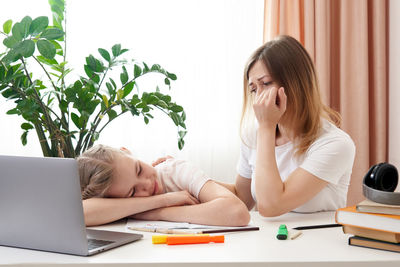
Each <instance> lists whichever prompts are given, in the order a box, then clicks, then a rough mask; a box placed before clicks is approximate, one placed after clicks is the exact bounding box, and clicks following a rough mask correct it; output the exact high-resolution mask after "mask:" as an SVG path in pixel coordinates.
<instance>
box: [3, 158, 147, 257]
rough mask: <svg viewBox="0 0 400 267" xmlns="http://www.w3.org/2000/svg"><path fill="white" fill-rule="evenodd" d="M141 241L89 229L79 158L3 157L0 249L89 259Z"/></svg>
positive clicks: (138, 237) (132, 237)
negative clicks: (82, 195)
mask: <svg viewBox="0 0 400 267" xmlns="http://www.w3.org/2000/svg"><path fill="white" fill-rule="evenodd" d="M142 237H143V235H140V234H133V233H124V232H113V231H102V230H94V229H86V227H85V222H84V216H83V206H82V197H81V191H80V182H79V174H78V166H77V162H76V160H74V159H66V158H46V157H40V158H39V157H37V158H35V157H19V156H1V155H0V245H2V246H10V247H19V248H27V249H35V250H43V251H51V252H59V253H65V254H73V255H81V256H88V255H93V254H97V253H100V252H102V251H105V250H108V249H111V248H115V247H118V246H121V245H124V244H127V243H130V242H133V241H136V240H139V239H141V238H142Z"/></svg>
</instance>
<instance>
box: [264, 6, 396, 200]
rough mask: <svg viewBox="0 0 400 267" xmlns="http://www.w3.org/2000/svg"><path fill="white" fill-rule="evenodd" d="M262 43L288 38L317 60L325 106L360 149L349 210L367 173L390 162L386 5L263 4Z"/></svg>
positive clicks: (358, 195) (358, 198) (349, 195)
mask: <svg viewBox="0 0 400 267" xmlns="http://www.w3.org/2000/svg"><path fill="white" fill-rule="evenodd" d="M264 8H265V10H264V42H266V41H268V40H270V39H272V38H273V37H275V36H276V35H280V34H287V35H291V36H293V37H295V38H296V39H297V40H299V41H300V42H301V43H302V44H303V45H304V47H305V48H306V49H307V51H308V52H309V53H310V55H311V57H312V58H313V60H314V63H315V66H316V71H317V74H318V78H319V83H320V88H321V95H322V98H323V101H324V103H325V104H327V105H329V106H330V107H332V108H333V109H335V110H337V111H339V112H340V113H341V115H342V119H343V120H342V127H341V128H342V129H343V130H344V131H346V132H347V133H348V134H349V135H350V136H351V137H352V139H353V141H354V142H355V145H356V158H355V162H354V167H353V173H352V178H351V183H350V187H349V193H348V199H347V204H348V205H354V204H356V203H358V202H359V201H361V200H362V199H363V198H364V197H363V195H362V180H363V177H364V175H365V173H366V172H367V171H368V169H369V167H370V166H371V165H373V164H376V163H378V162H383V161H387V159H388V71H387V66H388V64H387V62H388V52H387V51H388V49H387V45H388V34H387V32H388V19H387V14H388V2H387V0H352V1H346V0H322V1H320V0H265V5H264Z"/></svg>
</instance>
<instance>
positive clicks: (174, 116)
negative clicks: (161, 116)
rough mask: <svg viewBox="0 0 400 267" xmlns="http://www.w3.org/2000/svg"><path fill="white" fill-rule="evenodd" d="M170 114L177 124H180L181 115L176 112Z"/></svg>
mask: <svg viewBox="0 0 400 267" xmlns="http://www.w3.org/2000/svg"><path fill="white" fill-rule="evenodd" d="M168 115H169V116H170V117H171V119H172V120H173V121H174V123H175V125H176V126H178V125H179V116H178V114H176V113H175V112H171V113H169V114H168Z"/></svg>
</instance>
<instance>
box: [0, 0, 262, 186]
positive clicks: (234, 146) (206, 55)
mask: <svg viewBox="0 0 400 267" xmlns="http://www.w3.org/2000/svg"><path fill="white" fill-rule="evenodd" d="M67 4H68V6H67V12H68V14H67V19H68V25H67V34H68V36H67V38H68V52H67V53H68V61H69V63H70V66H71V67H72V68H74V75H75V76H77V75H81V74H82V75H83V74H84V72H83V62H84V60H85V57H86V56H88V55H89V54H90V53H91V54H96V55H98V54H97V48H99V47H102V48H106V49H110V48H111V46H112V45H114V44H115V43H121V44H122V46H123V47H124V48H129V49H130V52H129V53H127V54H126V57H127V58H135V59H138V60H143V61H146V62H148V63H149V64H153V63H158V64H160V65H161V66H163V67H164V68H165V69H167V70H168V71H170V72H173V73H175V74H176V75H177V76H178V80H177V81H175V82H173V84H172V90H171V91H170V92H168V91H164V93H171V95H172V98H173V100H175V101H176V102H177V103H178V104H181V105H182V106H183V107H184V108H185V111H186V113H187V123H186V125H187V129H188V134H187V136H186V138H185V142H186V145H185V148H184V149H183V150H182V151H179V150H178V149H177V139H176V129H175V127H174V125H173V123H172V121H170V120H169V119H168V118H167V117H165V116H164V115H163V114H157V116H156V118H155V119H154V120H152V121H151V122H150V124H149V125H148V126H145V124H144V123H143V120H142V119H141V118H138V117H135V118H132V117H131V116H125V117H123V118H118V119H117V120H115V121H114V122H112V123H110V125H109V126H108V128H107V129H106V130H105V131H104V132H103V133H102V135H101V137H100V140H99V142H101V143H105V144H108V145H112V146H117V147H118V146H125V147H128V148H130V149H132V150H134V151H135V153H136V154H137V155H138V156H139V157H140V158H142V159H144V160H145V161H147V162H150V161H151V160H153V159H155V158H157V157H159V156H163V155H165V154H170V155H173V156H176V157H182V158H185V159H188V160H190V161H192V162H193V163H195V164H196V165H198V166H199V167H201V168H202V169H204V170H205V172H206V173H208V174H209V175H211V176H212V177H214V178H216V179H218V180H223V181H233V180H234V177H235V175H236V171H235V165H236V161H237V158H238V154H239V151H238V149H239V140H240V139H239V135H238V133H239V119H240V109H241V104H242V102H241V101H242V100H241V98H242V69H243V66H244V63H245V61H246V59H247V57H248V56H249V55H250V53H251V52H252V51H253V50H254V49H255V48H256V47H258V46H259V45H261V44H262V26H263V12H264V10H263V5H264V1H263V0H253V1H247V0H187V1H184V0H168V1H167V0H147V1H140V0H131V1H128V0H125V1H124V0H113V1H107V0H101V1H100V0H86V1H67ZM25 15H30V16H31V17H33V18H34V17H37V16H39V15H47V16H49V15H50V12H49V7H48V4H47V0H36V1H31V0H14V1H8V2H7V8H2V9H0V23H1V26H2V24H3V22H4V21H6V20H7V19H9V18H12V19H14V21H18V20H20V19H21V18H22V17H24V16H25ZM0 38H2V37H0ZM0 51H3V50H0ZM147 82H148V83H147ZM147 82H146V84H147V85H148V86H149V88H150V89H153V88H154V87H155V85H154V83H152V81H147ZM161 84H162V83H161ZM141 88H145V87H143V85H142V87H141ZM11 107H12V105H11V103H8V102H6V101H5V99H4V98H2V97H0V127H1V130H0V154H12V155H29V156H41V150H40V147H39V145H38V141H37V137H36V134H35V133H34V132H31V133H30V135H29V138H28V145H27V146H25V147H23V146H22V144H21V143H20V140H19V136H20V135H21V133H22V130H21V129H20V127H19V125H20V124H21V122H22V120H21V118H19V117H17V116H15V115H13V116H9V115H5V112H6V111H7V110H8V109H10V108H11Z"/></svg>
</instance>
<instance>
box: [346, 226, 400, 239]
mask: <svg viewBox="0 0 400 267" xmlns="http://www.w3.org/2000/svg"><path fill="white" fill-rule="evenodd" d="M343 233H345V234H352V235H356V236H361V237H366V238H371V239H376V240H381V241H386V242H392V243H400V233H394V232H386V231H381V230H374V229H368V228H362V227H357V226H351V225H343Z"/></svg>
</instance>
